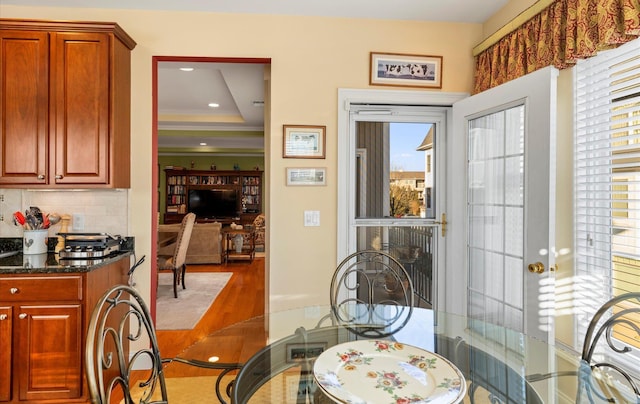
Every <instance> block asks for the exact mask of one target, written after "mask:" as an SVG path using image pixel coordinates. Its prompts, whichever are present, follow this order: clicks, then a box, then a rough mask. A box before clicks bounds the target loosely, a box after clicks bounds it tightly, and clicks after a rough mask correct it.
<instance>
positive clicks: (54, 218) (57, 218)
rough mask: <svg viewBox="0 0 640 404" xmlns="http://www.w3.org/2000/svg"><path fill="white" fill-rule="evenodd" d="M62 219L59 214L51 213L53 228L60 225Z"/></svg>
mask: <svg viewBox="0 0 640 404" xmlns="http://www.w3.org/2000/svg"><path fill="white" fill-rule="evenodd" d="M60 219H61V217H60V215H59V214H57V213H51V214H50V215H49V222H50V223H51V226H53V225H54V224H58V222H59V221H60Z"/></svg>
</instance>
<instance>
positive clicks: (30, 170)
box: [0, 19, 135, 188]
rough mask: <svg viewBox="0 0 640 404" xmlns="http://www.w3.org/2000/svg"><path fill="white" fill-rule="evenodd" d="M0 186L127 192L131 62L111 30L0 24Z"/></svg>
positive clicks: (127, 46)
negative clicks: (121, 189) (1, 92)
mask: <svg viewBox="0 0 640 404" xmlns="http://www.w3.org/2000/svg"><path fill="white" fill-rule="evenodd" d="M0 45H1V46H0V49H1V53H0V59H1V60H0V66H1V67H0V80H1V81H2V86H3V88H5V89H7V91H4V92H3V95H2V96H1V97H0V98H1V99H0V114H1V115H0V118H1V121H2V127H1V128H0V135H1V136H2V138H1V140H2V141H1V142H0V158H1V159H2V160H1V161H0V186H5V187H12V186H14V187H20V186H22V187H23V186H25V185H28V186H29V187H35V188H128V187H129V186H130V114H131V112H130V109H131V108H130V107H131V101H130V98H131V89H130V87H131V68H130V64H131V58H130V53H131V50H132V49H133V47H134V46H135V42H133V40H132V39H131V38H130V37H129V36H128V35H127V34H126V33H124V31H122V29H121V28H120V27H119V26H118V25H117V24H115V23H89V22H87V23H84V22H69V23H66V22H47V21H30V20H7V19H0Z"/></svg>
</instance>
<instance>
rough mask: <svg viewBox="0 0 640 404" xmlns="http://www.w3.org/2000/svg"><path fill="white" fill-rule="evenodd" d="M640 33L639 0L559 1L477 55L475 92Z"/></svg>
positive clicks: (565, 64)
mask: <svg viewBox="0 0 640 404" xmlns="http://www.w3.org/2000/svg"><path fill="white" fill-rule="evenodd" d="M638 36H640V0H557V1H555V2H554V3H552V4H551V5H550V6H549V7H547V8H545V9H544V10H542V11H541V12H540V13H538V14H537V15H535V16H534V17H533V18H531V19H530V20H528V21H527V22H526V23H524V24H522V26H520V27H518V28H516V29H515V30H513V31H512V32H511V33H509V34H507V35H506V36H504V37H503V38H502V39H500V40H499V41H498V42H497V43H495V44H494V45H492V46H491V47H489V48H488V49H487V50H485V51H484V52H482V53H480V54H479V55H478V56H477V57H476V71H475V84H474V90H473V92H474V94H475V93H479V92H481V91H484V90H487V89H489V88H492V87H495V86H497V85H500V84H502V83H505V82H507V81H509V80H513V79H515V78H518V77H521V76H524V75H525V74H527V73H531V72H533V71H535V70H537V69H540V68H543V67H546V66H549V65H553V66H555V67H557V68H559V69H564V68H566V67H570V66H572V65H574V64H575V63H576V60H578V59H584V58H588V57H591V56H593V55H595V54H596V53H597V52H598V51H601V50H604V49H609V48H612V47H616V46H618V45H620V44H623V43H625V42H628V41H631V40H633V39H635V38H637V37H638Z"/></svg>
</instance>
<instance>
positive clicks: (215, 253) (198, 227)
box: [158, 222, 222, 264]
mask: <svg viewBox="0 0 640 404" xmlns="http://www.w3.org/2000/svg"><path fill="white" fill-rule="evenodd" d="M179 229H180V223H176V224H161V225H158V245H159V246H162V247H159V248H158V255H172V254H173V251H174V249H175V246H176V245H175V243H171V244H168V245H166V246H164V244H165V243H164V241H165V240H167V239H169V238H171V237H175V235H176V234H177V232H178V230H179ZM186 263H187V264H220V263H222V223H219V222H214V223H196V224H195V225H194V226H193V231H192V233H191V240H190V241H189V248H188V249H187V260H186Z"/></svg>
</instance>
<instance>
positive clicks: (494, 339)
mask: <svg viewBox="0 0 640 404" xmlns="http://www.w3.org/2000/svg"><path fill="white" fill-rule="evenodd" d="M376 310H380V311H382V312H385V311H388V312H391V311H394V310H397V308H394V307H393V306H389V307H385V306H379V307H377V309H376ZM388 312H387V313H386V314H388ZM381 318H382V317H381ZM387 318H388V316H387ZM399 321H400V326H398V323H397V322H396V324H395V325H394V327H395V328H394V329H393V331H392V332H391V333H387V332H385V331H388V330H389V326H388V325H387V324H386V322H384V321H381V322H379V323H378V324H375V326H374V329H375V330H378V331H382V332H381V333H379V334H378V335H376V334H375V333H374V334H367V333H361V332H360V331H361V329H360V328H361V327H366V329H367V330H368V331H371V324H369V325H357V324H356V325H354V324H351V325H348V324H343V323H341V322H340V321H337V320H336V316H335V313H333V312H332V310H331V307H329V306H309V307H301V308H297V309H291V310H286V311H281V312H275V313H269V314H266V315H264V316H260V317H256V318H252V319H249V320H247V321H244V322H240V323H237V324H234V325H232V326H229V327H226V328H224V329H221V330H218V331H216V332H213V333H211V334H210V335H207V336H205V337H203V338H202V339H201V340H199V341H198V342H196V343H195V344H194V345H192V346H191V347H189V348H188V349H186V350H185V351H183V352H182V353H181V354H180V355H179V356H178V357H177V359H178V360H179V361H183V362H190V361H196V362H198V361H199V362H209V361H212V360H216V359H219V360H220V361H221V362H227V361H232V362H238V363H240V364H242V367H241V369H240V370H239V371H237V373H236V374H235V375H234V376H233V379H234V380H233V383H232V384H231V385H230V386H229V388H228V389H227V394H230V395H231V397H230V401H231V402H232V403H238V404H240V403H331V402H350V403H359V402H360V403H374V402H376V403H377V402H380V403H396V404H400V403H426V402H430V403H445V402H465V403H467V402H468V403H518V404H520V403H555V402H576V401H578V397H577V392H578V391H579V390H580V389H579V387H578V386H579V378H578V376H577V375H578V374H579V369H580V357H579V355H578V354H577V353H575V352H572V351H569V350H563V349H560V348H556V347H554V346H553V345H551V344H548V343H545V342H543V341H539V340H536V339H533V338H529V337H527V336H526V335H524V334H522V333H519V332H516V331H513V330H510V329H507V328H504V327H500V326H496V325H492V324H488V323H484V322H482V321H477V320H473V319H469V318H466V317H463V316H458V315H454V314H448V313H443V312H437V311H433V310H431V309H425V308H413V309H412V310H410V311H408V312H405V313H403V314H402V317H401V319H400V320H399ZM374 322H375V321H374ZM257 330H259V331H257ZM362 341H369V342H370V344H367V345H366V347H365V348H359V349H360V350H364V351H365V352H364V353H363V352H359V354H360V355H361V356H362V358H363V359H362V360H363V362H367V361H370V360H372V358H375V359H376V361H377V360H378V359H377V358H378V357H379V356H380V350H379V349H378V348H379V347H380V346H381V343H382V345H383V346H384V347H387V348H389V346H392V347H400V349H402V348H404V349H405V350H406V352H411V351H410V350H417V351H418V352H421V353H422V356H420V355H418V356H419V357H420V358H422V360H424V361H427V363H428V360H429V359H431V360H432V361H436V360H438V361H441V362H435V363H442V364H444V365H445V367H447V368H453V369H454V370H456V371H459V372H460V375H461V376H462V377H461V378H460V379H461V383H459V384H457V385H455V386H453V387H452V386H451V385H450V378H451V377H450V376H451V374H448V375H447V374H445V373H443V371H442V370H438V367H433V366H431V367H429V366H427V368H426V369H427V370H426V374H427V377H426V379H423V380H422V381H421V383H422V385H421V386H420V385H419V386H418V387H417V390H415V391H411V392H409V391H408V390H407V394H405V393H404V392H403V391H401V390H400V389H397V388H395V387H398V386H397V385H396V386H392V387H391V388H388V386H387V387H385V386H381V385H380V382H379V381H380V380H381V379H384V378H385V377H388V376H390V375H391V376H393V375H392V373H393V372H391V373H389V372H386V373H385V371H383V370H382V369H376V368H375V367H371V368H370V369H369V370H367V371H366V372H365V376H363V377H371V378H374V379H375V378H376V372H378V373H377V378H378V380H379V381H378V383H377V384H376V383H374V385H377V387H372V388H373V389H376V390H375V395H373V396H372V397H376V399H362V398H360V397H361V396H362V395H363V394H364V395H366V394H368V393H367V392H364V391H363V390H362V389H366V387H363V386H364V385H365V384H366V383H365V381H364V379H363V381H362V382H360V381H359V380H360V379H353V378H350V379H349V377H348V376H347V375H345V374H344V373H342V374H340V372H341V371H343V370H344V368H345V362H344V360H342V361H341V360H340V357H341V356H342V357H343V358H344V357H346V356H344V355H345V353H347V352H348V351H349V349H351V348H349V347H350V346H351V345H353V344H355V343H356V342H357V343H358V344H362V343H365V344H366V342H362ZM359 346H360V347H361V346H362V345H359ZM230 347H233V348H231V349H230ZM408 349H410V350H408ZM230 350H231V351H232V355H231V356H229V355H230V353H229V351H230ZM351 350H352V349H351ZM387 352H389V350H388V349H387ZM367 356H368V357H369V358H366V357H367ZM414 356H415V355H414ZM414 356H411V357H412V358H413V357H414ZM425 357H426V359H425ZM212 358H215V359H212ZM387 359H388V358H387ZM396 359H397V358H395V357H393V355H392V356H391V360H392V361H395V360H396ZM326 361H330V362H329V365H328V366H329V368H331V367H332V366H334V367H335V370H336V372H338V374H337V375H336V378H334V380H333V382H334V384H333V385H332V383H331V381H330V382H328V383H327V380H326V379H327V377H326V376H327V373H333V371H329V372H326V369H324V370H322V371H321V370H319V368H321V367H322V366H319V365H318V364H321V365H325V364H326V363H327V362H326ZM374 362H375V361H374ZM409 362H411V361H409ZM352 363H353V362H352ZM431 363H432V364H433V363H434V362H431ZM403 369H404V368H403ZM404 370H406V369H404ZM322 372H325V373H322ZM396 373H397V372H396ZM409 373H411V372H409ZM445 379H446V380H445ZM354 380H356V381H354ZM393 380H395V379H393ZM393 380H392V381H393ZM318 381H320V383H318ZM347 381H349V383H350V384H348V383H347ZM387 381H388V380H387ZM342 382H344V383H342ZM366 382H367V383H369V381H366ZM383 382H384V380H383ZM336 383H337V384H336ZM227 384H228V382H227ZM220 386H222V387H220ZM220 386H216V393H217V394H221V393H222V391H223V390H224V382H222V383H221V384H220ZM336 386H337V390H336ZM204 388H210V385H209V386H203V389H204ZM345 389H346V390H348V392H346V393H345V391H343V390H345ZM412 389H416V387H413V388H412ZM452 389H453V390H452ZM456 389H457V390H456ZM446 390H448V392H447V393H446V394H444V393H443V392H446ZM452 391H453V394H452V393H451V392H452ZM361 393H362V394H361ZM203 394H206V393H204V392H203ZM209 394H211V392H209ZM222 396H224V394H222ZM222 396H219V398H220V399H221V400H223V402H224V400H227V399H228V398H223V397H222ZM345 397H346V398H345ZM378 397H379V400H378Z"/></svg>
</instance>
